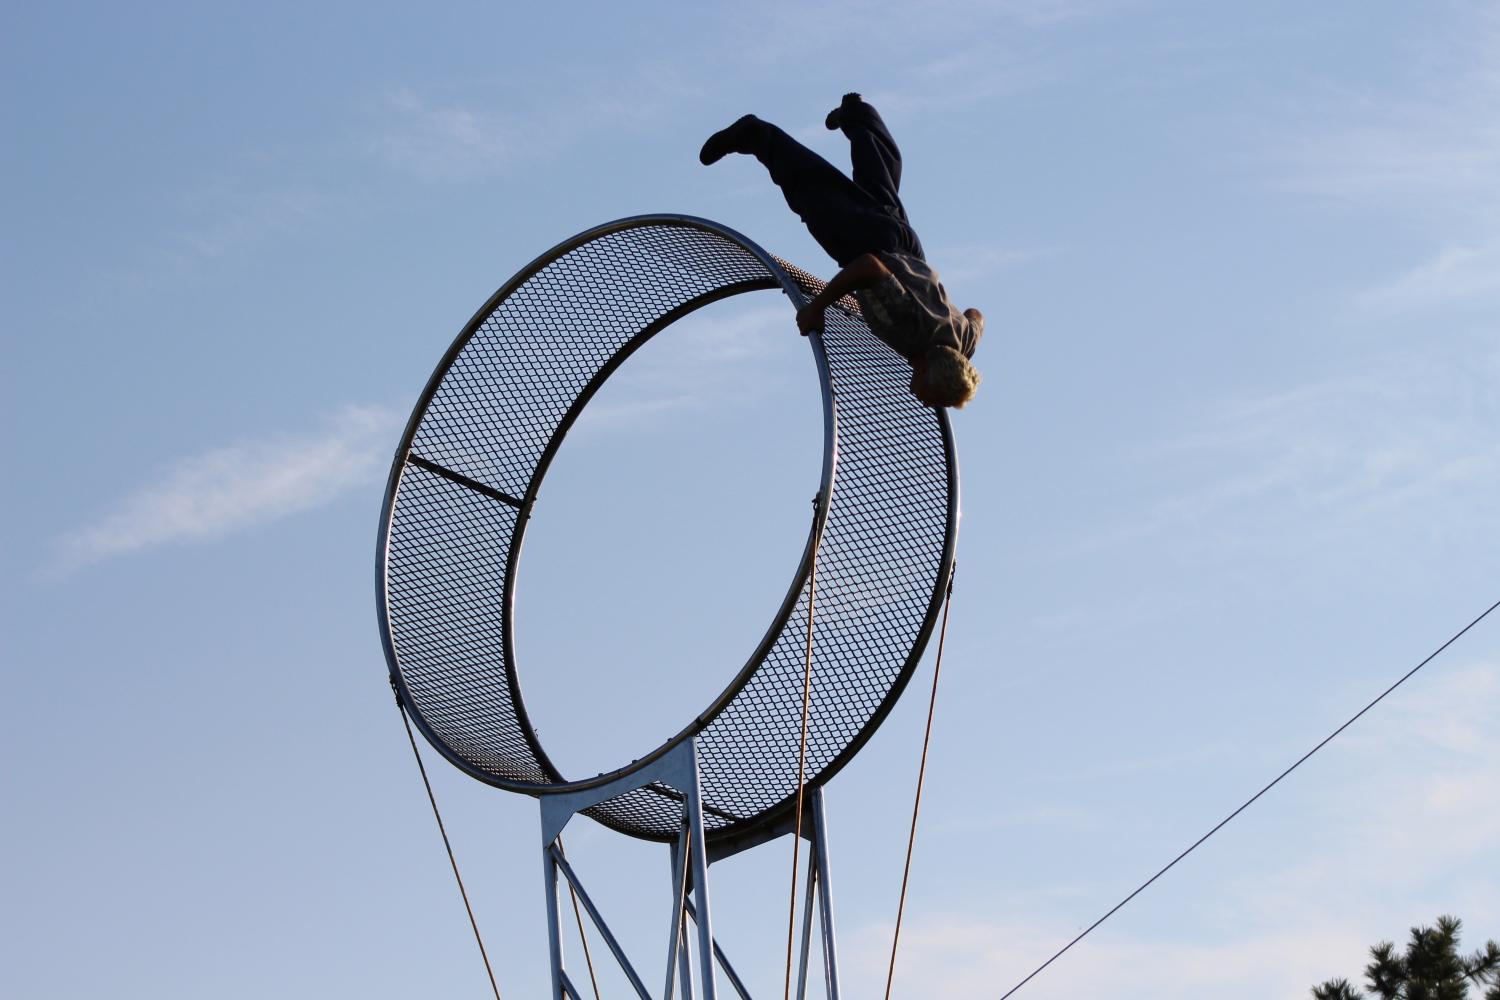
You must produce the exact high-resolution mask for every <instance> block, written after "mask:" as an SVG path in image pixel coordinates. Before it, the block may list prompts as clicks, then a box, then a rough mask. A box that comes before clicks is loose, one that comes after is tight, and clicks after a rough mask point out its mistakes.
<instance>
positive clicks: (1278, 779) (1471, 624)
mask: <svg viewBox="0 0 1500 1000" xmlns="http://www.w3.org/2000/svg"><path fill="white" fill-rule="evenodd" d="M1496 608H1500V601H1496V602H1495V603H1494V604H1491V605H1490V606H1489V607H1488V608H1486V609H1485V611H1484V613H1483V614H1481V615H1480V616H1479V617H1478V618H1475V619H1474V620H1473V621H1471V622H1469V624H1467V625H1465V626H1464V627H1463V628H1461V629H1459V630H1458V631H1457V632H1455V633H1454V634H1453V635H1452V637H1450V638H1449V639H1448V641H1447V642H1445V643H1443V644H1442V645H1441V646H1439V647H1438V648H1437V649H1435V650H1433V651H1432V652H1431V653H1429V654H1428V656H1427V658H1426V659H1425V660H1423V661H1422V662H1421V663H1418V664H1417V665H1416V666H1415V667H1412V668H1411V669H1410V670H1408V671H1407V672H1406V673H1404V674H1402V675H1401V679H1400V680H1398V681H1396V683H1394V684H1392V685H1391V686H1390V687H1388V688H1386V689H1385V690H1384V691H1382V692H1380V694H1379V695H1377V696H1376V697H1375V700H1374V701H1372V702H1370V703H1369V704H1368V705H1366V706H1365V707H1364V708H1362V709H1360V710H1359V711H1358V712H1355V713H1354V714H1353V715H1352V716H1350V718H1349V721H1347V722H1345V723H1344V724H1343V725H1342V726H1339V727H1338V728H1337V729H1335V730H1334V731H1333V732H1331V733H1329V734H1328V735H1327V736H1325V737H1324V738H1323V740H1322V742H1320V743H1319V744H1318V745H1317V746H1315V747H1313V748H1312V749H1311V750H1309V751H1307V753H1305V754H1303V755H1302V756H1301V757H1298V758H1297V762H1296V763H1295V764H1293V765H1292V766H1291V767H1289V768H1287V769H1286V770H1285V771H1282V772H1281V773H1280V774H1278V775H1277V776H1276V777H1275V778H1273V779H1271V782H1270V783H1269V784H1268V785H1266V786H1265V787H1264V788H1262V789H1261V790H1260V791H1258V792H1256V793H1255V794H1254V795H1252V796H1250V798H1248V799H1246V800H1245V803H1244V805H1242V806H1240V807H1239V808H1238V809H1236V810H1235V811H1234V812H1232V813H1230V814H1229V815H1228V816H1225V817H1224V818H1223V819H1221V820H1220V821H1219V822H1218V823H1217V824H1216V825H1215V826H1214V828H1213V829H1212V830H1209V831H1208V832H1207V833H1205V834H1204V835H1203V836H1201V837H1199V838H1198V839H1197V840H1195V841H1193V844H1192V846H1191V847H1189V848H1188V849H1187V850H1185V851H1183V852H1182V853H1181V854H1179V855H1177V857H1175V858H1173V859H1172V860H1171V861H1169V862H1168V863H1167V865H1166V867H1164V868H1163V869H1162V870H1161V871H1159V872H1157V873H1156V874H1155V875H1152V876H1151V877H1150V878H1148V879H1147V880H1146V881H1144V882H1142V883H1141V884H1140V886H1138V887H1137V888H1136V890H1135V891H1134V892H1132V893H1131V894H1130V895H1128V896H1126V897H1125V898H1124V899H1122V900H1120V901H1119V902H1118V903H1116V904H1115V905H1114V906H1112V907H1110V909H1109V911H1108V912H1107V913H1105V914H1104V916H1102V917H1100V918H1099V919H1098V920H1095V921H1094V922H1093V923H1091V924H1089V925H1088V926H1087V927H1085V928H1084V930H1083V933H1081V934H1079V935H1078V936H1077V937H1075V938H1074V939H1073V940H1071V941H1069V942H1068V943H1067V944H1065V945H1063V946H1062V947H1061V948H1059V949H1058V951H1057V953H1056V954H1054V955H1053V956H1052V957H1051V958H1049V959H1047V961H1045V962H1043V963H1042V964H1041V965H1039V966H1037V967H1036V968H1035V969H1033V970H1032V972H1031V975H1029V976H1027V977H1026V978H1025V979H1023V980H1021V981H1020V982H1019V983H1017V984H1016V985H1014V986H1012V987H1011V988H1010V989H1009V990H1007V991H1006V992H1005V993H1004V994H1002V995H1001V997H1000V1000H1006V998H1007V997H1010V996H1011V995H1013V994H1014V993H1015V992H1016V991H1017V990H1019V989H1020V988H1021V987H1022V986H1025V985H1026V984H1027V983H1029V982H1031V981H1032V980H1033V979H1035V978H1036V977H1037V975H1038V974H1039V973H1041V971H1042V970H1043V969H1045V968H1047V966H1049V965H1051V964H1052V963H1053V962H1055V961H1057V960H1058V959H1059V958H1062V957H1063V955H1064V954H1066V953H1067V951H1068V949H1070V948H1072V947H1073V946H1074V945H1075V944H1077V943H1078V942H1080V941H1082V940H1083V939H1084V938H1086V937H1088V935H1089V933H1090V932H1091V931H1093V929H1094V928H1095V927H1098V926H1099V925H1100V924H1102V923H1104V921H1106V920H1108V919H1109V918H1110V917H1112V916H1114V915H1115V913H1116V912H1118V911H1119V910H1121V909H1123V908H1124V906H1125V904H1126V903H1128V902H1130V901H1131V900H1132V899H1134V898H1135V897H1137V896H1139V895H1140V894H1141V893H1142V892H1145V891H1146V889H1147V887H1149V886H1150V885H1151V883H1153V882H1155V881H1156V880H1157V879H1159V878H1161V877H1162V876H1163V875H1165V874H1166V873H1167V872H1168V871H1170V870H1171V869H1172V868H1173V867H1174V866H1176V864H1177V862H1179V861H1181V860H1182V859H1183V858H1185V857H1187V856H1188V855H1189V854H1192V853H1193V852H1194V851H1195V850H1197V849H1198V846H1199V845H1200V844H1202V843H1203V842H1204V841H1205V840H1207V839H1208V838H1209V837H1212V836H1213V835H1214V834H1216V833H1218V832H1219V831H1220V830H1221V829H1223V828H1224V827H1225V826H1226V825H1227V824H1228V823H1229V821H1230V820H1232V819H1234V818H1235V817H1236V816H1238V815H1239V814H1240V813H1242V812H1244V811H1245V810H1246V809H1248V808H1250V806H1251V805H1253V804H1254V803H1255V801H1256V800H1257V799H1259V798H1260V797H1261V796H1262V795H1264V794H1266V793H1267V792H1269V791H1270V790H1271V789H1273V788H1275V787H1276V786H1277V785H1278V784H1280V783H1281V779H1282V778H1285V777H1286V776H1287V775H1289V774H1291V773H1292V772H1293V771H1295V770H1297V768H1299V767H1301V766H1302V764H1303V763H1304V762H1305V761H1306V760H1307V759H1308V758H1309V757H1311V756H1312V755H1313V754H1315V753H1317V752H1318V751H1319V750H1321V749H1323V748H1324V747H1325V746H1327V745H1328V744H1329V743H1332V742H1333V740H1334V737H1336V736H1338V735H1339V734H1340V733H1342V732H1343V731H1344V730H1346V729H1348V728H1349V727H1350V726H1352V725H1354V723H1356V722H1358V721H1359V719H1360V717H1361V716H1362V715H1364V714H1365V713H1366V712H1368V711H1369V710H1370V709H1372V708H1374V707H1375V706H1376V705H1378V704H1380V703H1381V702H1382V701H1384V700H1385V697H1386V695H1388V694H1390V693H1391V692H1392V691H1394V690H1396V689H1397V688H1398V687H1400V686H1401V685H1403V684H1405V683H1406V682H1407V681H1408V680H1409V679H1410V678H1411V677H1412V675H1413V674H1415V673H1416V672H1417V671H1418V670H1421V669H1422V668H1423V667H1425V666H1427V664H1429V663H1431V662H1432V661H1433V660H1435V659H1437V657H1438V654H1439V653H1441V652H1442V651H1443V650H1445V649H1447V648H1448V647H1449V646H1451V645H1453V644H1454V643H1455V642H1457V641H1458V640H1459V639H1460V638H1462V637H1463V635H1464V633H1465V632H1467V631H1469V629H1471V628H1473V627H1474V626H1475V625H1478V624H1479V623H1480V622H1482V621H1484V620H1485V619H1486V618H1488V617H1489V614H1490V612H1491V611H1494V610H1495V609H1496Z"/></svg>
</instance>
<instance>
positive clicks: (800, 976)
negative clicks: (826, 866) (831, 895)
mask: <svg viewBox="0 0 1500 1000" xmlns="http://www.w3.org/2000/svg"><path fill="white" fill-rule="evenodd" d="M817 864H818V859H817V848H816V847H814V848H813V849H812V850H810V851H808V857H807V898H806V900H805V901H804V902H803V904H802V960H801V962H800V963H799V965H798V968H797V1000H807V965H808V958H809V957H810V956H811V953H812V919H813V894H814V893H816V892H817V891H818V868H817Z"/></svg>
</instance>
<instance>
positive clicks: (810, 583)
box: [782, 500, 823, 1000]
mask: <svg viewBox="0 0 1500 1000" xmlns="http://www.w3.org/2000/svg"><path fill="white" fill-rule="evenodd" d="M816 502H817V501H816V500H814V503H816ZM817 530H818V536H817V538H816V539H814V540H813V550H812V567H811V569H810V570H809V571H808V575H807V656H806V662H805V665H804V666H803V668H802V739H801V742H800V743H799V744H798V746H797V807H796V812H795V817H796V818H795V819H794V820H793V824H792V894H791V898H790V900H789V902H788V903H787V914H786V984H785V987H784V990H783V993H782V1000H791V996H792V939H793V937H794V934H793V931H794V929H795V927H796V924H797V866H798V865H799V864H800V862H801V853H802V799H803V793H804V792H805V791H806V786H805V785H804V783H803V782H804V779H805V778H806V776H807V719H808V715H809V714H810V710H811V706H812V666H813V611H814V609H815V607H816V604H817V599H818V550H819V549H821V548H822V547H823V525H822V524H819V525H818V529H817Z"/></svg>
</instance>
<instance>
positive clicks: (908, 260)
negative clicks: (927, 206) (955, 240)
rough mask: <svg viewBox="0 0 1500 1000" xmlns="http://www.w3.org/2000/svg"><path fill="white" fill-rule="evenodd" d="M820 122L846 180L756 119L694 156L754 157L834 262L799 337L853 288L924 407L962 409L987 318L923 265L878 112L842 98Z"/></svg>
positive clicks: (852, 97) (971, 388)
mask: <svg viewBox="0 0 1500 1000" xmlns="http://www.w3.org/2000/svg"><path fill="white" fill-rule="evenodd" d="M824 124H826V125H827V126H828V128H829V129H830V130H841V131H842V132H843V133H844V135H845V136H846V137H847V138H848V139H849V154H850V160H851V161H852V165H853V178H852V179H851V178H849V177H846V176H845V175H844V174H843V172H842V171H840V170H839V169H838V168H837V167H835V166H834V165H833V164H831V163H829V162H828V161H827V160H825V159H823V158H822V157H821V156H819V155H818V154H817V153H815V152H813V151H812V150H810V149H808V148H807V147H806V146H804V145H802V144H801V143H800V142H798V141H797V140H795V139H793V138H792V137H791V136H789V135H787V134H786V133H785V132H784V131H782V130H781V129H779V128H777V127H776V126H775V125H772V124H771V123H770V122H766V121H762V120H761V119H759V118H757V117H755V116H754V115H745V116H744V117H743V118H741V119H739V120H738V121H736V122H735V123H734V124H732V125H730V126H729V127H728V128H724V129H721V130H720V131H718V132H715V133H714V134H713V135H711V136H709V138H708V141H707V142H705V143H704V144H703V149H702V151H701V152H699V154H698V159H699V160H700V161H701V162H702V163H703V164H704V165H705V166H708V165H710V164H713V163H717V162H718V161H719V160H721V159H723V158H724V157H725V156H726V155H727V154H729V153H745V154H748V155H751V156H754V157H755V158H756V159H758V160H759V161H760V162H761V163H762V164H763V165H764V166H765V168H766V170H767V171H768V172H769V173H770V175H771V180H772V181H774V182H775V183H776V185H777V186H778V187H780V188H781V192H782V194H783V195H785V197H786V203H787V205H788V206H790V207H791V209H792V211H794V212H796V213H797V215H798V216H800V217H801V219H802V221H803V223H804V224H805V225H806V226H807V229H808V232H809V233H811V234H812V237H813V239H815V240H816V241H817V242H818V245H819V246H821V247H822V248H823V249H824V250H825V251H827V252H828V255H829V256H830V257H832V258H833V259H834V260H835V261H836V262H837V263H838V265H839V272H838V274H836V275H834V277H833V279H832V280H831V281H829V282H828V285H827V287H825V288H824V289H823V291H822V292H820V293H819V294H818V295H817V296H816V297H815V298H813V299H812V301H810V302H809V303H808V304H807V305H806V306H805V307H804V308H802V309H801V310H800V311H799V312H798V313H797V326H798V328H799V329H800V330H801V331H802V333H803V334H804V335H806V334H808V333H810V332H812V331H814V330H817V331H822V330H823V322H824V312H825V311H826V310H827V309H828V307H829V306H831V305H833V304H834V303H835V302H837V301H838V300H839V299H841V298H843V297H844V296H845V295H848V294H850V293H853V295H854V296H855V298H856V300H857V301H858V302H859V305H860V311H861V312H862V313H863V314H864V317H865V320H866V322H867V323H868V324H869V327H870V330H871V331H872V332H873V333H874V334H875V335H876V336H877V337H879V338H880V339H881V340H882V341H884V342H885V343H886V344H888V345H889V346H890V347H891V348H892V349H893V350H894V351H896V353H898V354H900V355H901V356H902V357H903V358H905V359H906V360H907V361H908V362H909V363H910V364H911V367H912V378H911V392H912V395H913V396H915V397H916V398H917V399H918V400H920V401H921V402H922V403H923V405H926V406H952V407H962V406H963V405H964V404H965V403H967V402H968V401H969V400H970V399H972V398H974V393H975V391H976V390H977V389H978V387H979V372H978V370H976V369H975V368H974V366H973V365H972V364H971V363H970V359H971V358H973V356H974V350H975V348H977V347H978V346H979V340H980V337H982V336H983V334H984V315H983V314H982V313H980V311H979V310H978V309H965V310H963V311H962V312H960V311H959V310H958V309H957V308H956V307H955V306H954V305H953V303H952V302H951V301H950V300H949V298H948V293H947V291H946V290H945V289H944V288H943V285H942V282H941V281H940V280H939V279H938V273H937V271H935V270H933V268H932V267H931V265H929V264H928V263H927V257H926V254H925V253H924V252H923V250H922V243H921V241H920V240H918V239H917V234H916V232H915V231H914V230H913V229H912V227H911V223H910V222H909V221H908V220H907V217H906V209H905V208H904V207H903V206H902V204H901V198H900V196H899V194H898V190H899V188H900V185H901V152H900V150H899V149H897V147H896V141H895V140H894V139H893V138H891V133H890V130H889V129H887V128H886V125H885V122H884V121H883V120H882V119H881V117H880V114H879V112H877V111H876V110H875V108H874V107H873V106H872V105H870V104H868V103H867V102H866V101H865V100H864V99H863V98H862V97H860V95H859V94H852V93H851V94H845V95H844V98H843V100H842V101H841V102H840V104H839V106H838V107H836V108H834V109H833V110H832V111H830V112H829V113H828V117H827V119H826V120H825V122H824Z"/></svg>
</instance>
